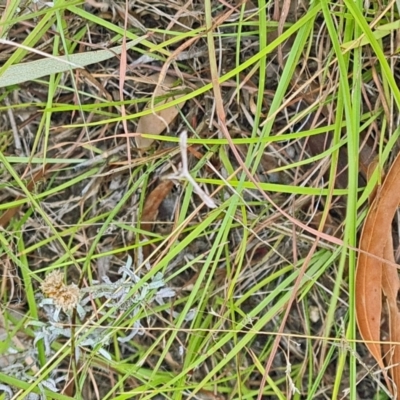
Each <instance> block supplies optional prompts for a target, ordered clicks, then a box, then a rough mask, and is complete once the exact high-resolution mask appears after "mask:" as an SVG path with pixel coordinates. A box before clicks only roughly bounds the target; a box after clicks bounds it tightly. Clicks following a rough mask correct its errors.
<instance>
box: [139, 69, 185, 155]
mask: <svg viewBox="0 0 400 400" xmlns="http://www.w3.org/2000/svg"><path fill="white" fill-rule="evenodd" d="M159 77H160V75H159V74H154V75H151V76H149V77H148V78H149V79H148V80H149V82H154V84H157V83H158V79H159ZM175 83H176V78H173V77H171V76H166V77H165V78H164V80H163V82H162V84H161V85H159V86H158V87H157V89H156V91H155V93H154V97H155V99H157V98H159V97H162V96H166V95H168V93H170V92H171V91H177V90H179V89H181V88H180V87H175ZM182 96H183V94H178V95H174V96H171V97H168V98H167V99H163V100H161V101H160V102H158V103H156V104H154V107H155V106H157V107H159V106H161V105H163V104H166V103H168V102H170V101H172V100H175V99H178V98H180V97H182ZM184 104H185V102H184V101H182V103H180V104H179V105H176V106H172V107H167V108H164V109H163V110H160V111H157V112H153V113H152V114H147V115H143V116H142V117H140V119H139V122H138V126H137V129H136V133H149V134H152V135H161V133H163V132H164V131H165V129H167V128H168V127H169V125H170V124H171V123H172V122H173V121H174V120H175V118H176V117H177V115H178V114H179V110H180V109H181V108H182V107H183V106H184ZM151 108H152V102H151V101H149V102H148V103H147V105H146V107H145V109H151ZM135 140H136V146H137V147H138V148H139V149H143V148H146V147H149V146H151V144H152V143H153V140H152V139H148V138H144V137H142V136H137V137H136V139H135Z"/></svg>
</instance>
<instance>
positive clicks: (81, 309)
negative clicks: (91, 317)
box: [76, 303, 86, 320]
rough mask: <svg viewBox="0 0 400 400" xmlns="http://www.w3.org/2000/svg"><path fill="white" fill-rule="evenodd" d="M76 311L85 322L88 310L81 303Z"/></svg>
mask: <svg viewBox="0 0 400 400" xmlns="http://www.w3.org/2000/svg"><path fill="white" fill-rule="evenodd" d="M76 311H77V312H78V315H79V319H80V320H83V319H84V318H85V316H86V310H85V309H84V308H83V307H82V306H81V305H80V304H79V303H78V305H77V306H76Z"/></svg>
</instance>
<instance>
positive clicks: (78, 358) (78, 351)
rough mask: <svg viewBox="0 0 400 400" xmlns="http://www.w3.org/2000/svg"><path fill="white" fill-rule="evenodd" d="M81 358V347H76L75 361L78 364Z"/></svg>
mask: <svg viewBox="0 0 400 400" xmlns="http://www.w3.org/2000/svg"><path fill="white" fill-rule="evenodd" d="M80 358H81V350H80V348H79V346H75V360H76V362H78V361H79V360H80Z"/></svg>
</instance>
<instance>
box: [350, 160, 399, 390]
mask: <svg viewBox="0 0 400 400" xmlns="http://www.w3.org/2000/svg"><path fill="white" fill-rule="evenodd" d="M399 185H400V155H398V156H397V158H396V160H395V161H394V163H393V164H392V166H391V168H390V170H389V172H388V174H387V177H386V179H385V180H384V182H383V184H382V186H381V188H380V189H379V190H378V193H377V196H376V198H375V200H374V202H373V203H372V206H371V208H370V210H369V212H368V215H367V217H366V220H365V223H364V227H363V230H362V234H361V238H360V245H359V247H360V250H361V253H360V255H359V257H358V262H357V271H356V282H355V284H356V315H357V325H358V329H359V331H360V334H361V336H362V338H363V339H364V340H365V345H366V346H367V348H368V349H369V351H370V353H371V354H372V356H373V357H374V358H375V360H376V362H377V363H378V365H379V367H380V368H381V370H382V372H383V373H384V374H386V370H387V369H388V370H389V372H390V375H391V378H392V380H393V383H394V385H395V386H396V387H397V388H400V344H390V345H389V344H387V345H385V346H383V349H384V352H382V348H381V345H380V341H381V320H382V299H383V296H382V293H383V294H384V297H385V300H386V303H387V310H388V314H389V318H388V323H389V338H388V341H389V342H391V343H393V342H397V343H400V330H399V328H398V327H399V324H400V313H399V310H398V307H397V295H398V292H399V289H400V282H399V276H398V270H397V269H398V268H397V267H396V265H395V260H394V255H393V242H392V221H393V218H394V216H395V213H396V210H397V207H398V205H399V203H400V191H399V189H398V188H399ZM371 256H372V257H371ZM377 258H379V259H381V260H382V261H378V260H377ZM383 260H387V262H385V261H383ZM385 378H386V382H387V385H388V388H389V389H390V390H391V391H392V393H394V392H395V391H396V389H395V388H394V387H392V385H391V383H390V380H389V379H388V377H387V376H385ZM397 390H398V389H397Z"/></svg>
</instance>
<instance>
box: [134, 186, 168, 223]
mask: <svg viewBox="0 0 400 400" xmlns="http://www.w3.org/2000/svg"><path fill="white" fill-rule="evenodd" d="M173 185H174V184H173V183H172V182H171V181H169V180H165V181H161V182H160V184H159V185H158V186H157V187H156V188H155V189H154V190H153V191H152V192H150V194H149V195H148V196H147V199H146V202H145V204H144V207H143V212H142V222H141V224H140V228H141V229H144V230H147V231H150V230H151V228H152V225H153V222H154V221H155V220H156V218H157V214H158V209H159V208H160V205H161V203H162V201H163V200H164V199H165V198H166V197H167V196H168V194H169V192H170V191H171V189H172V186H173Z"/></svg>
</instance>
